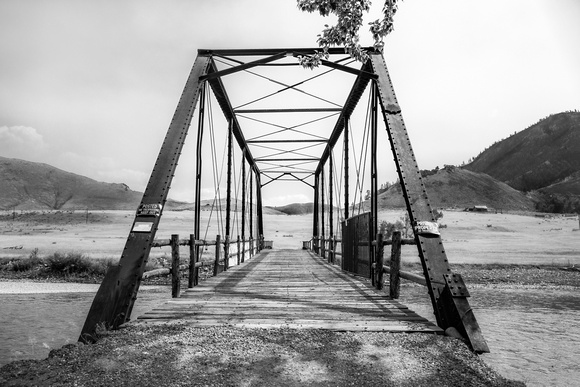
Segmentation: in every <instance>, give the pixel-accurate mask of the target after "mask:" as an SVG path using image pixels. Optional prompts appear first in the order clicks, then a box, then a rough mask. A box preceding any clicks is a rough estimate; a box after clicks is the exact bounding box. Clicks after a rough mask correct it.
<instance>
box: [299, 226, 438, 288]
mask: <svg viewBox="0 0 580 387" xmlns="http://www.w3.org/2000/svg"><path fill="white" fill-rule="evenodd" d="M338 243H340V244H341V245H342V240H341V239H337V238H336V236H333V237H332V238H327V239H323V238H320V237H313V238H312V239H311V240H309V241H304V242H303V246H302V248H303V249H309V250H312V251H314V252H315V253H316V254H318V255H320V256H321V257H322V258H324V259H327V260H328V262H329V263H335V257H336V256H340V257H342V250H340V251H339V250H337V244H338ZM371 243H372V244H373V246H375V257H374V263H372V265H371V267H372V268H373V273H374V276H373V278H371V280H372V283H373V285H374V286H375V287H376V288H377V289H382V288H383V283H384V278H383V277H384V274H385V273H386V274H389V295H390V297H391V298H393V299H395V298H399V294H400V287H401V280H400V279H401V278H403V279H406V280H408V281H412V282H415V283H418V284H421V285H423V286H427V281H426V280H425V277H424V276H422V275H419V274H415V273H411V272H408V271H403V270H401V246H402V245H414V244H416V242H415V239H412V238H401V232H400V231H395V232H393V235H392V237H391V239H390V240H384V237H383V234H377V237H376V239H375V240H374V241H372V242H371ZM364 244H365V245H368V241H367V242H365V243H364ZM389 245H390V246H391V256H390V259H389V260H388V261H385V259H384V247H385V246H389Z"/></svg>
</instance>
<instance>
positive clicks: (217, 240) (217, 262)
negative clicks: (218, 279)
mask: <svg viewBox="0 0 580 387" xmlns="http://www.w3.org/2000/svg"><path fill="white" fill-rule="evenodd" d="M220 245H221V237H220V236H219V235H216V236H215V263H214V265H213V275H214V277H215V276H216V275H218V270H219V267H220V249H221V246H220Z"/></svg>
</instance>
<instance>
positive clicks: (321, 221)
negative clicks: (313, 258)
mask: <svg viewBox="0 0 580 387" xmlns="http://www.w3.org/2000/svg"><path fill="white" fill-rule="evenodd" d="M324 231H325V230H324V168H322V171H320V236H321V237H322V240H323V242H322V249H321V253H322V255H323V257H324V247H325V246H324V237H325V232H324Z"/></svg>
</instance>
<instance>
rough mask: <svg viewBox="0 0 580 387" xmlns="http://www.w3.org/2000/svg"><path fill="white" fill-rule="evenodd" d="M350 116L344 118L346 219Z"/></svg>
mask: <svg viewBox="0 0 580 387" xmlns="http://www.w3.org/2000/svg"><path fill="white" fill-rule="evenodd" d="M348 124H349V117H345V118H344V134H343V136H344V220H346V219H348V206H349V203H348V190H349V187H348V132H349V128H348Z"/></svg>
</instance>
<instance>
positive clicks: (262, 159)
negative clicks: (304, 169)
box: [254, 157, 320, 163]
mask: <svg viewBox="0 0 580 387" xmlns="http://www.w3.org/2000/svg"><path fill="white" fill-rule="evenodd" d="M254 160H255V161H256V162H258V163H259V162H260V161H312V162H316V161H319V160H320V159H319V158H317V157H303V158H294V159H291V158H274V159H270V158H267V157H259V158H257V159H254Z"/></svg>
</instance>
